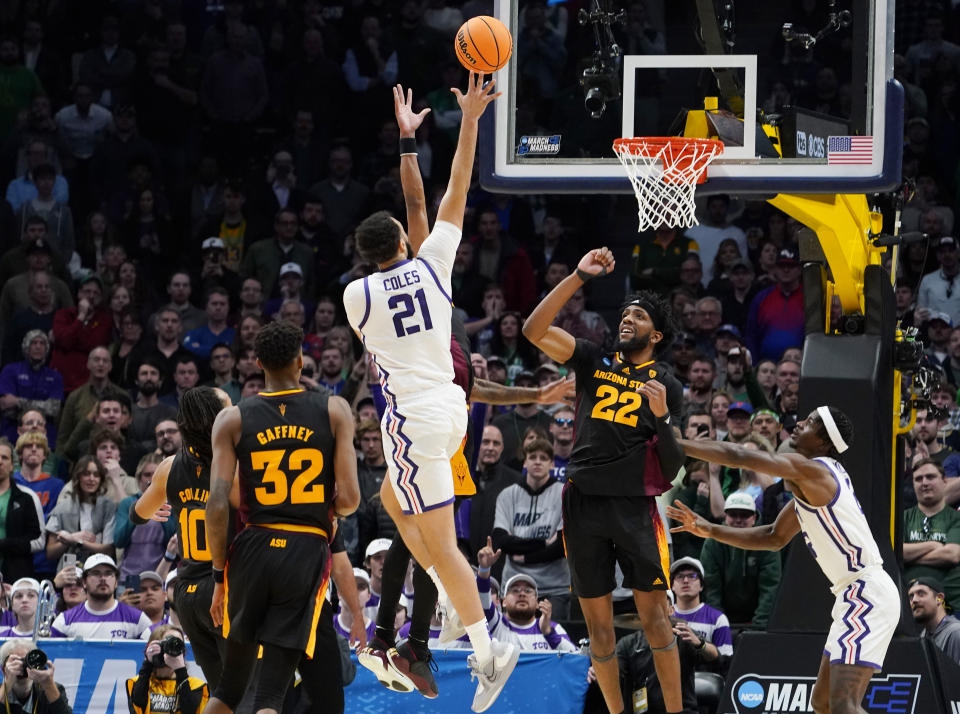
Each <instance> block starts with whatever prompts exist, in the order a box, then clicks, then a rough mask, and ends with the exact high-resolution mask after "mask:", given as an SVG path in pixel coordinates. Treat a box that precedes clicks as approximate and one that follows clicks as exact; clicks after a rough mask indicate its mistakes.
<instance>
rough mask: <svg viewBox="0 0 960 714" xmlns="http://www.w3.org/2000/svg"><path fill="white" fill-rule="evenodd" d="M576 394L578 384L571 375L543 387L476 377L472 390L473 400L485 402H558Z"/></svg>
mask: <svg viewBox="0 0 960 714" xmlns="http://www.w3.org/2000/svg"><path fill="white" fill-rule="evenodd" d="M575 396H576V385H575V383H574V381H573V379H572V378H571V377H566V378H564V379H558V380H556V381H555V382H550V383H549V384H545V385H543V386H542V387H507V386H506V385H503V384H500V383H498V382H491V381H490V380H488V379H480V378H477V379H474V380H473V389H471V390H470V401H471V402H482V403H483V404H527V403H529V402H536V403H537V404H556V403H557V402H562V401H565V400H567V399H568V398H569V399H573V397H575Z"/></svg>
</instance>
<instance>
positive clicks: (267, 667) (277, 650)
mask: <svg viewBox="0 0 960 714" xmlns="http://www.w3.org/2000/svg"><path fill="white" fill-rule="evenodd" d="M301 654H303V653H302V652H301V651H300V650H295V649H291V648H289V647H277V646H276V645H271V644H269V643H267V642H264V643H263V659H262V660H260V676H259V677H258V678H257V683H256V691H255V692H254V694H253V710H254V711H255V712H258V711H260V710H261V709H273V710H275V711H278V712H279V711H282V710H283V698H284V697H285V696H286V694H287V687H289V686H290V683H291V682H292V681H293V672H294V670H295V669H296V668H297V664H298V663H299V662H300V655H301Z"/></svg>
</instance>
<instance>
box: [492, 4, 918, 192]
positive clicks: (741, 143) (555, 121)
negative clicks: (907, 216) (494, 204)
mask: <svg viewBox="0 0 960 714" xmlns="http://www.w3.org/2000/svg"><path fill="white" fill-rule="evenodd" d="M893 8H894V0H809V1H807V2H789V3H784V2H770V1H769V0H670V1H668V0H580V1H579V2H570V1H567V2H556V1H553V0H547V1H546V2H544V1H543V0H497V1H496V3H495V9H494V12H495V15H496V16H497V17H498V18H499V19H500V20H501V21H502V22H503V23H504V24H505V25H506V26H507V27H508V28H509V29H510V31H511V33H512V35H513V39H514V51H513V56H512V58H511V59H510V61H509V63H508V64H507V65H506V67H504V68H503V69H501V70H500V71H498V72H497V73H496V79H497V84H498V87H497V88H498V89H499V90H502V91H503V92H504V97H503V99H501V100H498V101H497V102H496V103H495V105H494V107H493V108H494V111H493V112H488V114H487V115H486V116H484V117H483V124H482V138H481V152H480V171H481V183H482V184H483V186H484V187H485V188H487V189H489V190H493V191H507V192H544V193H551V192H556V193H564V192H577V193H620V192H625V193H629V192H630V191H631V187H630V183H629V182H628V180H627V178H626V176H625V174H624V171H623V168H622V167H621V166H620V163H619V162H618V160H617V157H616V155H615V154H614V152H613V149H612V144H613V141H614V140H615V139H617V138H619V137H636V136H681V135H686V136H700V137H702V138H710V137H718V138H719V139H720V140H721V141H722V142H723V144H724V148H723V151H722V153H721V154H720V155H719V156H717V157H716V158H715V159H714V160H713V161H712V162H711V163H710V166H709V169H708V171H707V182H706V183H705V184H704V185H702V186H701V187H700V189H699V191H700V192H701V193H717V192H728V193H762V194H776V193H865V192H872V191H883V190H889V189H891V188H893V187H894V186H896V185H897V184H898V183H899V182H900V164H901V154H902V143H903V89H902V87H901V86H900V84H899V83H898V82H897V81H896V80H894V79H893V61H894V46H893V27H894V22H893V19H894V17H893Z"/></svg>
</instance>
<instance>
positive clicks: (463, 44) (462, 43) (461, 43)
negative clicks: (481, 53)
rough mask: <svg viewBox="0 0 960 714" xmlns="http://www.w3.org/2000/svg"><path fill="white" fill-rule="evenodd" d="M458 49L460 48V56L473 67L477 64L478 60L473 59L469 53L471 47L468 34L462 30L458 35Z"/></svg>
mask: <svg viewBox="0 0 960 714" xmlns="http://www.w3.org/2000/svg"><path fill="white" fill-rule="evenodd" d="M457 47H459V48H460V54H461V55H462V56H463V58H464V59H465V60H467V61H468V62H469V63H470V64H472V65H476V64H477V60H476V59H475V58H474V57H473V55H471V54H470V52H469V51H467V48H468V47H469V45H468V44H467V37H466V33H464V31H463V30H460V32H458V33H457Z"/></svg>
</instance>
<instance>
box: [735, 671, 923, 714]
mask: <svg viewBox="0 0 960 714" xmlns="http://www.w3.org/2000/svg"><path fill="white" fill-rule="evenodd" d="M815 681H816V677H763V676H760V675H757V674H745V675H743V676H741V677H740V678H739V679H738V680H737V681H736V682H735V683H734V685H733V706H734V708H735V709H736V714H781V713H782V712H812V711H813V706H811V701H810V700H811V698H812V696H813V683H814V682H815ZM919 686H920V675H919V674H888V675H885V676H882V677H880V676H878V677H874V678H873V679H871V680H870V684H869V685H868V686H867V693H866V695H865V696H864V698H863V708H864V709H866V710H867V711H868V712H869V714H914V707H915V706H916V703H917V691H918V689H919ZM731 714H732V713H731Z"/></svg>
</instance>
